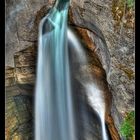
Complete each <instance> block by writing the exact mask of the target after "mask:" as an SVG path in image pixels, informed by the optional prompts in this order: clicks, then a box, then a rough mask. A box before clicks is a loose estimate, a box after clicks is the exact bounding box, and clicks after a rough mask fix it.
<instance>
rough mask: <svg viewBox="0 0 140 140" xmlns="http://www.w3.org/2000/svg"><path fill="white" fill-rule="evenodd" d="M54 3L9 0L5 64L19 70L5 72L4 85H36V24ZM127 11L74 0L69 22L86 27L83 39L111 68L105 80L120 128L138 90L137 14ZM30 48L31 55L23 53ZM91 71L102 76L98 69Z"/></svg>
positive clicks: (112, 3)
mask: <svg viewBox="0 0 140 140" xmlns="http://www.w3.org/2000/svg"><path fill="white" fill-rule="evenodd" d="M53 2H54V1H51V0H49V1H43V0H41V1H36V0H29V1H19V0H6V66H10V67H15V68H14V69H13V68H10V67H9V68H7V70H6V71H7V72H6V86H8V85H9V86H12V85H14V84H15V82H16V83H22V84H23V83H24V84H25V83H34V81H35V77H34V75H35V63H36V60H35V59H36V58H35V55H36V54H34V49H36V48H37V47H36V46H37V35H38V24H39V21H40V19H41V18H42V17H44V15H45V14H47V12H48V10H49V8H50V7H51V6H52V5H53ZM117 7H118V8H117ZM124 8H125V6H123V4H121V5H120V4H119V2H118V1H116V0H104V1H103V0H94V1H93V0H91V1H89V0H79V1H77V0H72V1H71V6H70V12H69V24H71V25H73V26H78V27H81V28H82V29H80V32H81V35H82V36H81V37H83V38H84V39H85V40H87V42H88V45H87V46H88V48H90V49H91V51H95V52H96V54H97V55H98V57H99V59H100V62H101V63H102V65H103V67H104V69H105V70H106V72H108V70H110V71H109V73H108V75H107V79H108V83H109V88H110V90H111V93H112V95H113V100H112V109H111V115H112V116H113V119H114V123H115V126H116V128H117V129H118V130H119V127H120V124H121V122H122V120H123V118H124V116H125V114H126V113H127V112H129V111H131V110H134V91H135V87H134V83H135V81H134V78H135V71H134V61H135V60H134V59H135V54H134V11H133V10H132V9H127V8H126V13H124V12H123V10H124ZM120 11H121V12H120ZM127 11H129V12H127ZM93 23H94V24H93ZM95 25H97V26H98V27H99V29H100V30H99V29H98V28H96V26H95ZM101 31H102V32H101ZM102 33H103V34H102ZM95 35H97V36H99V37H100V38H101V40H103V41H104V39H103V36H104V37H105V40H106V42H107V46H108V48H107V46H106V45H105V46H102V47H100V46H98V43H99V40H96V39H95ZM30 47H31V48H32V49H31V50H30V51H29V52H26V51H27V50H28V49H27V50H25V51H23V52H22V51H21V50H23V49H25V48H30ZM108 50H109V53H110V55H109V54H108ZM19 51H20V52H19ZM15 52H17V53H16V54H15ZM14 54H15V56H14ZM30 55H31V57H29V56H30ZM13 58H15V65H14V59H13ZM34 60H35V61H34ZM33 61H34V62H33ZM110 62H111V63H110ZM109 63H110V64H109ZM89 68H90V66H89ZM92 68H93V67H92ZM8 69H9V70H8ZM93 69H94V72H96V73H98V72H99V73H100V71H99V70H98V68H96V67H94V68H93ZM8 71H9V72H8ZM12 73H13V74H12ZM8 75H9V76H8ZM13 75H15V77H13ZM99 75H100V74H99ZM17 137H19V139H20V137H21V136H20V134H19V135H15V136H14V138H13V139H17Z"/></svg>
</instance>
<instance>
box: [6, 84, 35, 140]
mask: <svg viewBox="0 0 140 140" xmlns="http://www.w3.org/2000/svg"><path fill="white" fill-rule="evenodd" d="M29 88H30V89H32V86H30V87H28V85H24V88H22V89H21V88H20V87H18V86H17V85H16V86H15V85H14V86H10V87H9V86H8V87H6V108H5V136H6V140H31V139H32V138H33V130H32V127H33V125H32V119H33V114H32V113H33V112H32V111H33V108H32V94H31V93H32V92H31V91H30V90H29Z"/></svg>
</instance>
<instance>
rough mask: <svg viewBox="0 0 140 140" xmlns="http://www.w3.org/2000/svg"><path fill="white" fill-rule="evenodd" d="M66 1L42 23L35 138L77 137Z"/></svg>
mask: <svg viewBox="0 0 140 140" xmlns="http://www.w3.org/2000/svg"><path fill="white" fill-rule="evenodd" d="M63 2H64V3H63V5H60V7H54V8H53V9H52V10H51V11H50V13H49V15H47V16H46V17H45V18H44V19H43V20H42V21H41V23H40V29H39V31H40V32H39V50H38V52H39V54H38V62H37V81H36V93H35V94H36V95H35V140H75V137H76V136H75V127H74V122H75V120H74V115H73V114H74V113H73V103H72V100H73V99H72V96H71V80H70V72H69V59H68V46H67V13H68V3H67V2H66V1H63ZM61 6H62V7H63V9H61V8H62V7H61Z"/></svg>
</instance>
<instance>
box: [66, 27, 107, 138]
mask: <svg viewBox="0 0 140 140" xmlns="http://www.w3.org/2000/svg"><path fill="white" fill-rule="evenodd" d="M68 39H69V41H70V42H72V43H73V44H74V50H75V52H76V54H77V56H78V60H79V63H80V64H81V65H84V64H87V63H88V62H87V58H86V55H85V52H84V50H83V49H82V44H81V43H80V42H79V40H78V39H77V37H76V35H75V34H74V33H73V32H72V30H70V29H68ZM85 75H86V76H85ZM85 77H86V78H85ZM78 80H79V81H80V82H81V84H82V85H83V87H85V89H86V94H87V97H88V101H89V103H90V105H91V107H92V108H93V109H94V110H95V111H96V112H97V114H98V115H99V117H100V120H101V126H102V137H103V140H108V137H107V133H106V128H105V100H104V96H103V93H102V91H101V90H100V89H99V88H98V86H97V85H96V83H95V81H96V80H95V79H92V75H91V74H90V73H89V72H85V73H83V74H82V75H80V77H78Z"/></svg>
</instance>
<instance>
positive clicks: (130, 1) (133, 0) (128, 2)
mask: <svg viewBox="0 0 140 140" xmlns="http://www.w3.org/2000/svg"><path fill="white" fill-rule="evenodd" d="M126 2H127V6H128V7H129V8H133V7H134V3H135V0H127V1H126Z"/></svg>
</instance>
